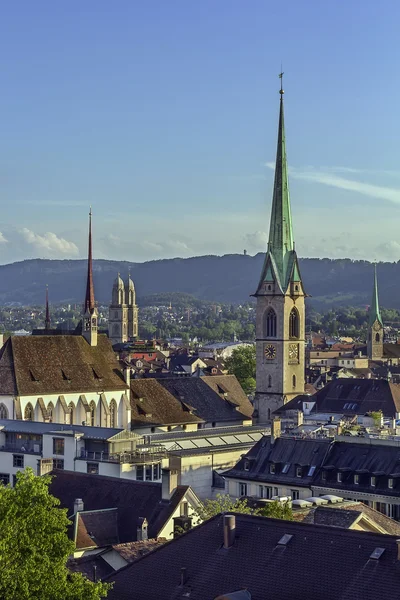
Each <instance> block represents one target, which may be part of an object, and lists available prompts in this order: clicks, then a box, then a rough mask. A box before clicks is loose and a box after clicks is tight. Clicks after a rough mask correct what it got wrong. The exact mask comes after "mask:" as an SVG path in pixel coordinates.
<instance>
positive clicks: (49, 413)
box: [47, 402, 54, 423]
mask: <svg viewBox="0 0 400 600" xmlns="http://www.w3.org/2000/svg"><path fill="white" fill-rule="evenodd" d="M53 415H54V405H53V403H52V402H50V403H49V405H48V407H47V418H48V420H49V423H52V422H53Z"/></svg>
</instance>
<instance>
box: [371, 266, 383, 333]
mask: <svg viewBox="0 0 400 600" xmlns="http://www.w3.org/2000/svg"><path fill="white" fill-rule="evenodd" d="M375 321H378V323H380V325H381V326H382V327H383V321H382V317H381V313H380V310H379V298H378V278H377V276H376V263H375V265H374V288H373V292H372V302H371V306H370V309H369V324H370V325H371V326H372V325H373V324H374V323H375Z"/></svg>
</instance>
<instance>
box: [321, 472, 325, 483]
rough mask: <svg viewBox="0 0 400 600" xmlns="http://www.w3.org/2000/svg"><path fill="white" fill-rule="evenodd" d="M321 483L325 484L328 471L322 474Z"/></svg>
mask: <svg viewBox="0 0 400 600" xmlns="http://www.w3.org/2000/svg"><path fill="white" fill-rule="evenodd" d="M321 481H323V482H325V481H326V471H322V473H321Z"/></svg>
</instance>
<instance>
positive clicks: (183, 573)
mask: <svg viewBox="0 0 400 600" xmlns="http://www.w3.org/2000/svg"><path fill="white" fill-rule="evenodd" d="M186 581H187V569H186V567H181V586H183V585H185V583H186Z"/></svg>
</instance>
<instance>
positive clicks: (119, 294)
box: [118, 290, 122, 304]
mask: <svg viewBox="0 0 400 600" xmlns="http://www.w3.org/2000/svg"><path fill="white" fill-rule="evenodd" d="M118 304H122V290H119V292H118Z"/></svg>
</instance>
